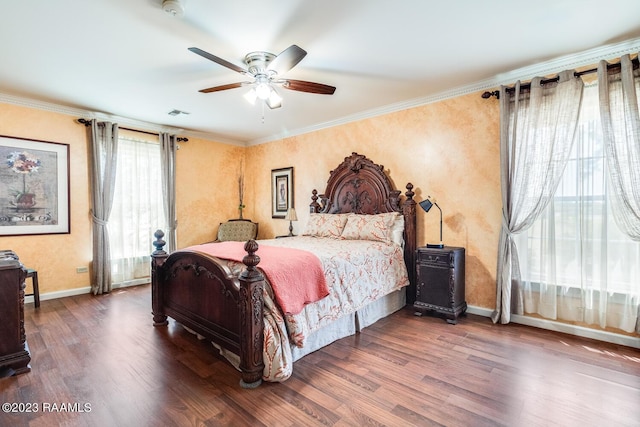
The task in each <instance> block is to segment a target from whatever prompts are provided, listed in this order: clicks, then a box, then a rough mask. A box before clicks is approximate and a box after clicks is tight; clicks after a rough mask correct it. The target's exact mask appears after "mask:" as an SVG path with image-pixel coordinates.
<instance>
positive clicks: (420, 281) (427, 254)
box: [413, 246, 467, 324]
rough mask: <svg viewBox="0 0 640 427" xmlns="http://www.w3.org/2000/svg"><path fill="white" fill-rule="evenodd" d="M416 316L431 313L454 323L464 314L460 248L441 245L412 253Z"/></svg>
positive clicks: (462, 267) (462, 266)
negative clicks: (414, 268) (414, 267)
mask: <svg viewBox="0 0 640 427" xmlns="http://www.w3.org/2000/svg"><path fill="white" fill-rule="evenodd" d="M416 283H417V285H416V300H415V302H414V304H413V307H414V308H415V309H416V310H417V311H416V314H417V315H422V314H424V313H426V312H435V313H438V314H441V315H444V316H445V318H446V320H447V322H449V323H452V324H455V323H457V321H458V316H459V315H461V314H464V313H465V312H466V311H467V303H466V302H465V299H464V248H458V247H453V246H445V247H444V248H442V249H439V248H425V247H422V248H418V249H417V250H416Z"/></svg>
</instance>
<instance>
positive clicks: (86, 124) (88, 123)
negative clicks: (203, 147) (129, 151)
mask: <svg viewBox="0 0 640 427" xmlns="http://www.w3.org/2000/svg"><path fill="white" fill-rule="evenodd" d="M78 123H81V124H83V125H85V126H91V121H90V120H87V119H83V118H79V119H78ZM118 128H119V129H124V130H130V131H132V132H139V133H146V134H147V135H156V136H159V134H158V133H157V132H148V131H145V130H138V129H131V128H125V127H120V126H119V127H118ZM176 141H177V142H188V141H189V138H183V137H178V138H176Z"/></svg>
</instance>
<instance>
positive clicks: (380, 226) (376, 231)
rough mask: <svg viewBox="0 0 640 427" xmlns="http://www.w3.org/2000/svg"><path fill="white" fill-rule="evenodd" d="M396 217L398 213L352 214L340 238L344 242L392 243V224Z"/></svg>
mask: <svg viewBox="0 0 640 427" xmlns="http://www.w3.org/2000/svg"><path fill="white" fill-rule="evenodd" d="M398 215H400V214H399V213H398V212H389V213H383V214H376V215H355V214H352V215H350V216H349V220H348V221H347V224H346V225H345V226H344V230H343V231H342V236H341V237H342V238H343V239H346V240H373V241H380V242H389V243H391V242H393V234H392V230H393V224H394V222H395V221H396V219H397V218H398Z"/></svg>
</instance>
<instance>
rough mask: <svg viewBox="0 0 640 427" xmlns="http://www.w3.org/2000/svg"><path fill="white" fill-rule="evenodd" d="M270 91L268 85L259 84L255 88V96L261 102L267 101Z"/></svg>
mask: <svg viewBox="0 0 640 427" xmlns="http://www.w3.org/2000/svg"><path fill="white" fill-rule="evenodd" d="M271 92H272V89H271V86H270V85H269V83H264V82H260V83H258V86H256V96H257V97H258V98H260V99H262V100H263V101H265V100H267V99H269V96H270V95H271Z"/></svg>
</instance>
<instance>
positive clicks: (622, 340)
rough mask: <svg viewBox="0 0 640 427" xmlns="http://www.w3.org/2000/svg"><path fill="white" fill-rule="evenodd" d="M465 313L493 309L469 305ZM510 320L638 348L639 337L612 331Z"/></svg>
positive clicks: (517, 318) (515, 317) (481, 313)
mask: <svg viewBox="0 0 640 427" xmlns="http://www.w3.org/2000/svg"><path fill="white" fill-rule="evenodd" d="M467 313H470V314H476V315H478V316H484V317H491V314H492V313H493V310H490V309H488V308H484V307H475V306H469V307H467ZM511 321H512V322H513V323H517V324H519V325H526V326H533V327H535V328H540V329H546V330H549V331H555V332H562V333H565V334H569V335H575V336H579V337H583V338H590V339H594V340H598V341H604V342H608V343H611V344H619V345H624V346H626V347H633V348H638V349H640V337H639V338H636V337H631V336H627V335H620V334H616V333H613V332H608V331H600V330H597V329H590V328H585V327H584V326H576V325H570V324H567V323H561V322H555V321H553V320H547V319H538V318H534V317H528V316H521V315H518V314H512V315H511Z"/></svg>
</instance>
